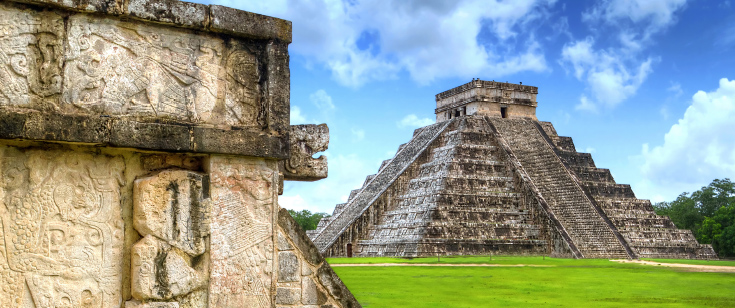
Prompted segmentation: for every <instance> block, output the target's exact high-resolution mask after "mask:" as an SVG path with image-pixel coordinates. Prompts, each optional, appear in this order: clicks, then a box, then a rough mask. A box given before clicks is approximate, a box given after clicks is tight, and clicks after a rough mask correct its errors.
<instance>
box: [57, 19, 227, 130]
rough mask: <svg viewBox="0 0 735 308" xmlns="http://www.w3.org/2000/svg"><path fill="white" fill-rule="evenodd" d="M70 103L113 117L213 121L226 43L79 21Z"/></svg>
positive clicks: (71, 56) (68, 79)
mask: <svg viewBox="0 0 735 308" xmlns="http://www.w3.org/2000/svg"><path fill="white" fill-rule="evenodd" d="M69 24H70V27H69V34H68V35H69V39H68V41H69V46H68V53H67V58H66V61H67V63H66V70H65V72H64V78H65V80H64V102H65V103H68V104H70V105H72V106H74V107H76V108H79V109H82V110H86V111H92V112H94V113H103V114H111V115H125V114H127V115H138V116H141V115H144V116H145V115H147V116H154V117H160V118H172V119H177V120H187V121H194V122H207V121H208V120H209V118H210V117H211V116H212V109H213V108H214V105H215V101H216V98H217V82H218V81H217V79H218V74H219V67H220V61H221V57H222V52H223V43H222V41H221V40H220V39H217V38H213V37H209V36H203V35H195V34H192V33H189V32H186V31H183V30H175V29H170V28H164V27H156V26H150V25H144V24H135V23H128V22H120V21H116V20H112V19H102V20H100V19H92V17H89V16H86V15H74V16H72V17H70V21H69Z"/></svg>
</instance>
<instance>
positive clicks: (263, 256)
mask: <svg viewBox="0 0 735 308" xmlns="http://www.w3.org/2000/svg"><path fill="white" fill-rule="evenodd" d="M208 169H209V172H210V179H211V184H210V191H211V198H212V222H211V230H212V231H211V244H210V253H211V258H212V264H211V274H210V286H209V307H210V308H219V307H233V306H237V305H240V304H242V303H257V305H256V307H268V306H269V304H268V303H270V301H271V287H272V283H273V282H274V277H273V274H274V266H275V264H273V260H274V259H275V255H274V254H275V252H276V251H275V247H274V246H275V239H274V229H273V228H274V224H273V223H274V221H275V215H276V209H277V204H276V193H275V189H274V188H275V186H274V185H275V184H276V182H275V181H277V179H278V171H277V169H276V168H275V165H274V163H271V162H266V161H264V160H258V159H252V158H240V157H224V156H212V157H211V158H210V161H209V167H208Z"/></svg>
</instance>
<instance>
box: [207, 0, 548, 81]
mask: <svg viewBox="0 0 735 308" xmlns="http://www.w3.org/2000/svg"><path fill="white" fill-rule="evenodd" d="M213 2H215V3H219V4H223V5H228V6H233V7H236V8H239V9H244V10H249V11H253V12H257V13H261V14H266V15H271V16H276V17H279V18H284V19H288V20H291V21H293V43H292V44H291V46H290V51H291V52H292V53H293V54H299V55H303V56H306V58H307V59H308V60H309V61H313V62H315V63H318V64H320V65H323V66H324V67H326V68H328V69H330V70H331V72H332V76H333V78H334V79H335V80H336V81H338V82H339V83H341V84H343V85H347V86H352V87H359V86H361V85H363V84H365V83H366V82H370V81H373V80H387V79H392V78H397V76H398V74H399V73H400V72H402V71H407V72H408V73H409V74H410V76H411V77H412V78H413V79H414V80H415V81H417V82H419V83H422V84H425V83H428V82H431V81H432V80H434V79H436V78H444V77H460V78H470V77H477V76H478V75H480V74H481V73H482V75H483V76H484V77H486V78H496V77H500V76H505V75H508V74H512V73H515V72H520V71H536V72H538V71H544V70H547V65H546V60H545V58H544V54H543V51H542V50H541V47H540V45H539V44H538V43H537V42H536V40H535V38H534V36H533V33H532V31H531V30H529V29H533V28H534V27H536V26H537V25H538V22H539V20H542V19H544V18H547V17H548V14H546V13H545V12H546V10H548V8H549V7H551V6H552V5H553V4H554V2H555V0H517V1H502V0H489V1H483V0H460V1H424V0H406V1H398V0H395V1H379V0H361V1H342V0H310V1H303V0H301V1H297V0H278V1H226V0H219V1H213ZM396 29H400V30H396ZM481 32H483V33H486V32H487V33H489V34H490V35H492V37H493V38H494V39H496V40H497V42H494V43H493V44H482V43H480V42H478V35H479V34H480V33H481ZM483 35H484V34H483ZM519 35H523V41H525V42H527V43H525V44H522V45H523V46H520V47H516V45H515V44H514V43H509V41H511V40H512V39H513V38H515V37H517V36H519ZM488 74H491V75H488Z"/></svg>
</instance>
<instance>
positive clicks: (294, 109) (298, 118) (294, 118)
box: [291, 105, 309, 125]
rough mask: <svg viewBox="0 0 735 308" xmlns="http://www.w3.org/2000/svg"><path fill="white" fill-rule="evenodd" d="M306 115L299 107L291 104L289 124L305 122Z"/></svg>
mask: <svg viewBox="0 0 735 308" xmlns="http://www.w3.org/2000/svg"><path fill="white" fill-rule="evenodd" d="M306 123H309V122H307V121H306V117H304V115H303V114H301V108H299V107H298V106H293V105H291V125H296V124H306Z"/></svg>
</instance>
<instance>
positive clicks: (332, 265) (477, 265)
mask: <svg viewBox="0 0 735 308" xmlns="http://www.w3.org/2000/svg"><path fill="white" fill-rule="evenodd" d="M329 266H331V267H341V266H466V267H555V266H556V265H537V264H449V263H447V264H436V263H433V264H429V263H372V264H369V263H360V264H329Z"/></svg>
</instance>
